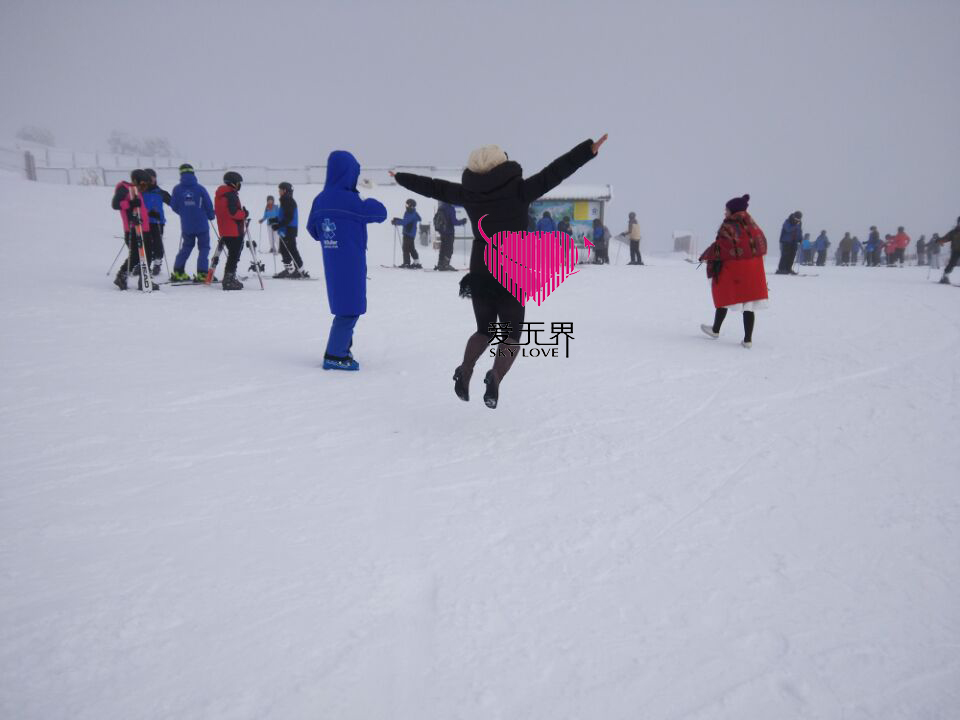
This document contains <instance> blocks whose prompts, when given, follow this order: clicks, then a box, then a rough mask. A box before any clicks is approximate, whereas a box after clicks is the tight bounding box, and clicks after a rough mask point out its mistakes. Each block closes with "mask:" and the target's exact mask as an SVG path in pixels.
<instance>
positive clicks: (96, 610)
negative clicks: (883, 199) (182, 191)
mask: <svg viewBox="0 0 960 720" xmlns="http://www.w3.org/2000/svg"><path fill="white" fill-rule="evenodd" d="M270 190H272V188H266V187H263V188H260V187H247V186H245V187H244V188H243V190H242V192H241V195H242V196H243V200H244V203H245V204H246V205H247V206H248V207H250V208H256V207H259V206H258V203H259V202H262V199H263V196H265V195H266V194H267V193H268V192H270ZM318 190H319V188H307V187H298V188H297V189H296V197H297V199H298V202H299V204H300V206H301V210H305V209H306V208H309V204H310V202H311V200H312V198H313V196H314V194H315V193H316V192H317V191H318ZM371 194H372V195H373V196H375V197H378V198H380V199H381V200H383V201H384V202H385V203H386V204H387V207H388V210H389V212H390V213H391V215H392V214H395V213H396V212H398V210H399V208H401V207H402V205H403V201H404V200H405V198H406V197H407V195H408V193H407V192H406V191H404V190H401V189H397V188H378V189H376V190H375V191H373V192H372V193H371ZM109 198H110V190H109V189H103V188H81V187H61V186H53V185H42V184H33V183H26V182H23V181H20V180H18V179H15V178H11V177H10V176H9V175H5V174H0V230H2V235H0V237H2V238H3V251H4V257H5V258H6V259H7V260H8V261H9V262H10V264H11V266H12V267H17V268H28V267H33V268H37V267H39V268H44V272H43V273H42V274H37V273H15V274H11V276H10V277H9V278H8V280H7V281H5V283H4V285H3V286H2V287H0V294H2V298H0V300H2V302H0V321H2V322H0V370H2V371H3V377H4V383H3V385H2V390H0V408H2V410H0V442H2V452H0V478H2V482H0V528H2V533H0V578H2V580H0V617H2V620H0V717H4V718H7V717H9V718H18V719H19V718H43V719H44V720H47V719H53V718H70V719H71V720H77V719H84V718H90V719H93V718H96V719H97V720H102V719H103V718H131V717H136V718H171V717H176V718H181V719H190V718H197V719H199V718H203V719H205V720H206V719H209V718H258V719H259V718H277V719H280V718H282V719H284V720H286V719H288V718H318V717H320V718H338V719H340V718H363V719H364V720H368V719H370V718H391V719H395V718H417V719H419V718H428V717H443V718H463V719H474V718H476V719H481V718H482V719H483V720H489V719H493V718H518V717H524V718H549V719H550V720H559V719H562V718H603V719H604V720H615V719H617V718H623V719H624V720H627V719H631V720H632V719H633V718H638V717H643V718H654V719H657V718H664V719H668V718H676V719H678V720H679V719H681V718H682V719H684V720H692V719H707V718H710V719H713V718H810V719H813V718H817V719H820V718H837V719H838V720H839V719H842V720H866V719H874V718H883V719H887V718H904V719H907V718H910V719H914V718H944V719H946V718H954V717H957V716H958V715H960V692H958V690H957V688H960V613H958V610H957V607H958V603H957V602H956V598H957V597H958V590H960V563H958V560H960V552H958V551H960V503H958V497H960V489H958V484H957V482H956V478H957V477H958V473H957V461H956V450H955V449H956V443H955V436H956V428H957V422H958V419H960V418H958V412H957V403H958V400H960V396H958V386H960V383H958V369H957V365H956V359H957V356H958V350H960V312H958V310H960V296H958V295H957V294H956V293H953V292H952V291H948V290H945V289H944V288H941V287H937V286H936V285H934V284H932V283H930V282H928V281H927V279H926V271H925V270H924V269H920V268H906V269H902V270H901V269H895V270H887V269H878V270H872V269H866V268H835V267H826V268H822V269H821V270H820V276H819V277H817V278H810V279H805V280H803V281H798V280H796V279H794V278H784V277H779V276H774V275H770V277H769V285H770V291H771V302H770V308H769V310H767V311H764V312H761V313H759V314H758V318H757V327H756V331H755V336H754V342H755V344H754V348H753V349H752V350H749V351H747V350H744V349H743V348H741V347H740V346H739V344H738V343H739V339H740V333H741V330H742V328H741V326H740V315H739V314H737V313H731V314H730V316H729V317H728V319H727V321H726V323H725V324H724V327H723V332H722V335H721V337H720V339H719V340H716V341H713V340H710V339H708V338H705V337H703V336H702V335H701V334H700V332H699V328H698V325H699V323H701V322H705V321H708V320H709V319H710V318H711V317H712V314H713V309H712V305H711V303H710V296H709V288H708V285H707V282H706V280H705V278H704V276H703V273H702V269H701V270H699V271H698V270H696V268H695V267H694V266H691V265H690V264H688V263H684V262H682V261H680V260H676V259H674V258H672V257H666V256H664V257H657V256H655V255H650V254H649V253H645V255H650V256H649V257H648V258H645V259H647V261H648V265H647V266H645V267H640V268H635V267H627V266H615V267H602V268H597V267H594V266H584V267H583V268H582V271H581V272H579V273H578V274H577V276H576V277H575V278H572V279H571V280H569V281H568V282H567V283H564V285H563V287H562V288H561V289H560V290H558V291H557V292H556V293H554V294H553V295H551V297H550V298H549V300H548V301H547V302H546V303H544V304H543V305H542V306H540V307H537V306H536V305H532V306H530V307H528V309H527V320H530V321H534V320H537V321H544V322H546V323H547V327H549V323H550V322H552V321H565V322H571V321H572V322H573V323H574V333H573V335H574V338H575V339H574V340H573V341H571V345H570V358H562V359H548V360H540V359H535V358H521V359H519V360H518V361H517V363H516V364H515V365H514V368H513V370H512V371H511V373H510V375H509V376H508V377H507V378H506V379H505V381H504V383H503V386H502V390H501V404H500V407H499V408H498V409H497V410H496V411H490V410H488V409H487V408H485V407H483V404H482V394H483V383H482V378H483V374H484V373H485V371H486V369H487V367H488V366H489V364H490V362H491V360H490V358H483V359H481V361H480V364H479V365H478V368H477V371H476V372H475V374H474V377H473V382H472V387H471V394H472V396H473V397H472V399H471V401H470V402H469V403H462V402H460V401H459V400H457V399H456V398H455V397H454V395H453V392H452V381H451V379H450V378H451V375H452V371H453V368H454V367H455V366H456V365H457V364H458V363H459V362H460V357H461V352H462V349H463V342H464V341H465V339H466V337H467V336H468V335H469V334H470V333H471V332H472V313H471V312H470V307H469V303H468V302H466V301H462V300H460V299H459V298H458V297H457V284H458V282H459V279H460V274H459V273H450V274H443V273H437V274H435V275H430V274H427V273H407V274H404V273H396V272H392V270H388V269H383V268H380V267H379V265H380V264H381V263H385V264H390V262H391V257H392V253H393V249H394V248H393V242H394V240H393V233H392V228H391V227H390V226H389V225H386V224H385V225H383V226H377V227H374V228H373V229H372V231H371V237H370V250H369V256H368V267H369V274H370V276H371V278H372V279H371V281H370V282H369V283H368V294H369V306H370V307H369V312H368V314H367V315H365V316H364V317H363V318H361V320H360V322H359V324H358V327H357V334H356V341H355V347H354V351H355V354H356V355H357V357H358V359H359V360H360V362H361V365H362V369H361V371H360V372H359V373H355V374H354V373H349V374H348V373H342V374H334V373H327V372H323V371H322V370H320V362H321V359H322V352H323V345H324V342H325V339H326V333H327V331H328V329H329V321H330V316H329V313H328V309H327V302H326V297H325V288H324V282H323V280H322V279H321V280H320V281H319V282H314V283H293V282H284V281H274V280H271V279H267V280H266V281H265V282H266V286H267V288H266V290H265V291H263V292H261V291H260V290H259V288H258V287H257V283H256V281H255V279H254V278H251V279H250V280H249V281H248V282H247V283H246V289H245V290H244V291H243V292H241V293H224V292H223V291H222V290H219V288H192V289H184V288H177V287H168V286H164V287H163V289H162V290H161V291H160V292H159V293H157V294H156V295H154V296H146V295H144V294H141V293H138V292H136V291H135V290H132V291H130V292H128V293H125V294H124V293H120V292H118V291H117V290H115V289H114V288H113V286H112V285H111V284H110V278H108V277H106V276H105V275H104V271H105V266H106V263H107V262H109V259H110V258H112V257H113V256H114V254H115V253H116V250H117V245H118V241H117V240H116V239H115V238H114V237H113V236H114V235H116V234H117V227H118V222H119V221H118V218H117V217H116V213H115V212H113V211H112V210H110V208H109ZM425 202H427V205H428V206H429V201H425ZM37 207H42V208H45V209H48V210H49V211H46V210H45V212H44V213H41V214H38V213H37V212H36V208H37ZM427 210H428V211H429V210H430V207H427ZM168 214H169V213H168ZM24 227H30V228H31V233H32V236H33V238H34V241H32V242H29V243H24V242H22V241H21V240H20V238H22V229H23V228H24ZM65 227H68V228H70V233H68V234H65V233H64V232H63V228H65ZM611 227H612V226H611ZM775 230H776V229H775V228H767V231H768V234H770V235H773V234H774V233H775ZM178 235H179V229H178V227H177V224H176V218H175V217H174V218H172V219H171V221H170V224H169V225H168V227H167V233H166V246H167V252H168V258H169V259H170V260H171V261H172V256H173V254H174V252H175V245H176V242H175V238H177V237H178ZM300 245H301V252H302V253H303V255H304V257H305V260H306V264H307V267H308V269H309V270H310V271H311V272H312V273H313V274H314V275H315V276H320V277H321V278H322V265H321V260H320V251H319V246H318V245H317V244H316V243H314V242H313V241H312V240H311V239H310V238H309V237H308V236H307V234H306V233H304V234H303V236H302V240H301V243H300ZM434 254H435V253H434V251H433V250H432V249H429V248H422V255H423V256H424V257H423V259H422V260H423V262H424V264H425V265H428V264H432V263H434V262H435V258H434ZM454 257H455V264H458V266H460V265H462V264H463V256H462V250H461V248H460V246H459V244H458V246H457V250H456V253H455V256H454ZM458 261H459V262H458ZM771 261H775V258H771ZM246 262H248V260H247V259H246V258H245V259H244V260H242V263H241V269H242V268H243V267H244V265H243V264H244V263H246ZM188 270H190V271H191V272H192V271H193V265H192V263H191V264H190V265H188ZM133 285H134V286H135V283H133Z"/></svg>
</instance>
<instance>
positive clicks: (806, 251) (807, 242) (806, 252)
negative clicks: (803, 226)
mask: <svg viewBox="0 0 960 720" xmlns="http://www.w3.org/2000/svg"><path fill="white" fill-rule="evenodd" d="M800 248H801V250H802V251H803V262H802V263H801V265H813V240H811V239H810V233H804V234H803V242H801V243H800Z"/></svg>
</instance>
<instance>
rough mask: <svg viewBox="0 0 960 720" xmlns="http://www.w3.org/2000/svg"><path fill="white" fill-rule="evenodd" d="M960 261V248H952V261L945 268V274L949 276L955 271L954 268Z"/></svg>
mask: <svg viewBox="0 0 960 720" xmlns="http://www.w3.org/2000/svg"><path fill="white" fill-rule="evenodd" d="M958 261H960V248H952V249H951V250H950V260H949V262H947V267H946V268H944V271H943V274H944V275H949V274H950V273H951V272H952V271H953V268H955V267H956V265H957V262H958Z"/></svg>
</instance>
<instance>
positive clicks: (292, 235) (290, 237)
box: [283, 228, 303, 270]
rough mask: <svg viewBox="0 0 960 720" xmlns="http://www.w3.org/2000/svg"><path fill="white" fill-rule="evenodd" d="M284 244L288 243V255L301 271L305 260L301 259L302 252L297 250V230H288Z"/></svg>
mask: <svg viewBox="0 0 960 720" xmlns="http://www.w3.org/2000/svg"><path fill="white" fill-rule="evenodd" d="M283 242H284V243H286V245H287V251H288V255H290V256H291V257H292V258H293V262H294V263H295V265H296V268H297V270H299V269H300V268H302V267H303V258H302V257H300V250H299V249H298V248H297V231H296V229H295V228H290V229H289V230H287V235H286V237H284V238H283ZM285 262H287V261H285Z"/></svg>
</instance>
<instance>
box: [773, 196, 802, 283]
mask: <svg viewBox="0 0 960 720" xmlns="http://www.w3.org/2000/svg"><path fill="white" fill-rule="evenodd" d="M802 238H803V213H801V212H800V211H799V210H796V211H795V212H792V213H790V216H789V217H788V218H787V219H786V220H784V221H783V227H782V228H781V229H780V265H779V266H778V267H777V273H776V274H777V275H796V274H797V272H796V271H795V270H794V269H793V263H794V261H795V260H796V257H797V250H798V249H799V248H800V240H801V239H802Z"/></svg>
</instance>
